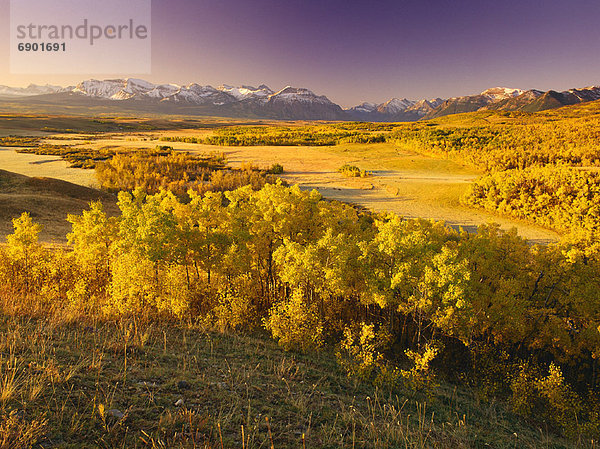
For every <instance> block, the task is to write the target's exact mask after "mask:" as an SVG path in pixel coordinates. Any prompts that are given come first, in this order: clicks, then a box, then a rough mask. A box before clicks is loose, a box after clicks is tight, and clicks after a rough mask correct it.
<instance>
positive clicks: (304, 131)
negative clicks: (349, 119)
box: [161, 124, 389, 146]
mask: <svg viewBox="0 0 600 449" xmlns="http://www.w3.org/2000/svg"><path fill="white" fill-rule="evenodd" d="M388 127H389V126H388ZM371 128H373V127H371V126H367V124H362V126H357V127H356V128H354V127H351V126H346V127H337V126H335V125H314V126H298V127H266V126H256V127H228V128H219V129H216V130H215V131H214V134H213V135H210V136H207V137H204V138H202V137H168V136H166V137H162V138H161V140H164V141H166V142H186V143H197V144H206V145H221V146H333V145H338V144H340V143H382V142H385V141H386V138H385V135H383V134H373V133H372V132H371V131H370V130H371ZM375 129H378V127H375Z"/></svg>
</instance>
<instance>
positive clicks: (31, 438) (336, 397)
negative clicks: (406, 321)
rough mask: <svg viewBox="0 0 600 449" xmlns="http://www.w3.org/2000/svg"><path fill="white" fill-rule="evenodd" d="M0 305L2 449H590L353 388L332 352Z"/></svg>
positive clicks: (495, 408)
mask: <svg viewBox="0 0 600 449" xmlns="http://www.w3.org/2000/svg"><path fill="white" fill-rule="evenodd" d="M0 298H1V299H2V300H3V303H4V314H3V315H2V317H1V318H0V331H1V332H0V350H1V351H2V354H3V355H2V358H1V359H0V447H2V448H3V449H4V448H11V449H19V448H29V447H40V448H41V447H44V448H49V447H52V448H64V449H66V448H72V449H75V448H78V449H81V448H96V447H101V448H123V447H127V448H130V449H133V448H222V447H225V448H260V447H262V448H268V447H274V448H276V449H283V448H302V447H308V448H311V447H312V448H359V447H360V448H395V447H397V448H442V447H443V448H478V447H490V448H514V447H519V448H569V447H589V446H578V445H576V444H569V443H567V442H566V441H564V440H561V439H559V438H556V437H554V436H552V434H550V433H548V431H547V430H546V427H545V425H544V424H543V423H538V424H537V425H529V424H526V423H524V422H523V421H520V420H518V419H516V418H515V417H514V416H513V415H511V414H510V413H509V412H507V411H506V410H505V408H504V406H503V405H500V404H498V403H495V402H484V401H481V400H480V399H478V398H477V396H476V395H474V394H473V393H472V392H470V391H469V390H466V389H464V388H456V387H453V386H451V385H449V384H445V385H443V386H440V387H437V388H435V390H433V391H432V392H431V394H430V395H429V396H424V395H415V394H414V393H409V392H407V391H403V390H401V389H396V390H393V391H387V390H384V391H382V390H378V389H376V388H374V387H372V386H369V385H368V384H359V383H356V382H354V381H352V380H349V379H348V378H347V377H346V376H345V375H344V373H342V372H341V371H340V369H339V368H338V367H337V365H336V363H335V358H334V357H333V355H332V354H330V353H327V352H325V353H308V354H299V353H294V352H285V351H283V350H282V349H281V348H279V347H278V346H277V345H276V344H275V343H274V342H272V341H269V340H267V339H266V338H262V337H260V336H258V335H255V336H234V335H228V334H222V333H216V332H206V331H204V330H203V329H202V328H201V327H198V326H185V325H180V326H175V325H173V324H169V323H160V324H159V323H155V324H142V323H139V322H135V321H131V322H127V321H124V322H119V323H103V322H98V321H89V320H88V321H82V322H77V321H75V322H73V321H72V320H73V318H72V317H68V316H64V315H63V314H61V313H57V314H55V315H54V316H52V317H47V318H34V319H32V318H20V317H18V316H10V313H9V311H8V310H7V306H6V303H9V304H10V298H8V297H6V296H5V295H0ZM8 309H10V305H9V306H8ZM267 418H268V422H267ZM18 435H20V438H21V440H20V441H21V443H18V441H19V437H18ZM242 436H243V440H244V442H242ZM303 440H304V441H303Z"/></svg>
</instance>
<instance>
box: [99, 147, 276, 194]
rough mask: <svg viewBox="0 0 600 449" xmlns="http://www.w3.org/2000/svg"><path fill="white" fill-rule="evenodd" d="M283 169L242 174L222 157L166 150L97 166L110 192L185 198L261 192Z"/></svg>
mask: <svg viewBox="0 0 600 449" xmlns="http://www.w3.org/2000/svg"><path fill="white" fill-rule="evenodd" d="M282 172H283V167H282V166H280V165H278V164H275V165H274V166H273V167H271V169H270V170H261V169H260V168H259V167H256V166H245V167H242V168H241V169H239V170H233V169H230V168H228V167H226V159H225V156H224V155H223V154H218V153H213V154H208V155H203V156H195V155H191V154H188V153H184V152H178V151H172V150H170V149H167V150H166V151H162V152H156V151H154V152H145V151H138V152H130V153H126V154H117V155H115V156H113V157H112V158H110V159H109V160H107V161H105V162H102V163H99V164H97V165H96V177H97V178H98V181H99V182H100V185H101V186H102V188H104V189H106V190H108V191H111V192H119V191H133V190H135V189H142V190H143V191H144V192H147V193H151V194H153V193H158V192H159V191H161V190H168V191H171V192H173V193H174V194H175V195H177V196H179V197H186V196H187V192H188V190H190V189H192V190H195V191H197V192H202V193H204V192H208V191H212V192H217V191H218V192H222V191H226V190H234V189H236V188H238V187H242V186H246V185H249V186H251V187H252V188H253V189H255V190H258V189H260V188H262V187H263V186H264V185H265V184H267V183H274V182H275V181H276V180H277V178H276V176H274V174H276V173H282Z"/></svg>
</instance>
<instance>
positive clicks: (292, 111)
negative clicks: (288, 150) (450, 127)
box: [0, 78, 600, 122]
mask: <svg viewBox="0 0 600 449" xmlns="http://www.w3.org/2000/svg"><path fill="white" fill-rule="evenodd" d="M598 99H600V87H598V86H592V87H585V88H582V89H570V90H568V91H563V92H558V91H554V90H549V91H547V92H544V91H541V90H535V89H533V90H521V89H511V88H504V87H494V88H491V89H487V90H485V91H483V92H481V93H480V94H477V95H468V96H461V97H453V98H448V99H442V98H433V99H422V100H408V99H406V98H404V99H399V98H392V99H390V100H388V101H386V102H384V103H380V104H377V103H368V102H365V103H362V104H360V105H358V106H354V107H351V108H346V109H343V108H342V107H340V106H339V105H337V104H335V103H333V102H332V101H330V100H329V99H328V98H327V97H326V96H323V95H316V94H315V93H313V92H312V91H310V90H309V89H305V88H298V87H291V86H287V87H284V88H283V89H281V90H279V91H274V90H272V89H271V88H269V87H268V86H266V85H264V84H262V85H260V86H258V87H254V86H238V87H235V86H229V85H222V86H219V87H216V88H215V87H212V86H203V85H200V84H196V83H192V84H188V85H177V84H154V83H150V82H148V81H144V80H140V79H135V78H126V79H113V80H94V79H91V80H86V81H82V82H81V83H79V84H77V85H76V86H68V87H60V86H51V85H44V86H39V85H35V84H32V85H30V86H28V87H25V88H20V87H8V86H0V105H1V104H2V101H12V102H15V101H17V102H21V103H25V104H29V105H35V104H44V105H52V104H60V105H65V104H66V105H78V106H90V107H91V106H98V105H108V106H110V107H113V108H114V107H115V106H117V105H118V107H119V109H133V110H136V111H140V110H142V111H149V112H162V113H177V114H190V115H215V116H223V117H247V118H272V119H291V120H361V121H380V122H397V121H416V120H421V119H432V118H436V117H441V116H444V115H450V114H457V113H462V112H474V111H479V110H503V111H525V112H536V111H541V110H545V109H553V108H557V107H561V106H566V105H572V104H577V103H583V102H587V101H594V100H598Z"/></svg>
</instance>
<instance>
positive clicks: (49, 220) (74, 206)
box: [0, 170, 118, 241]
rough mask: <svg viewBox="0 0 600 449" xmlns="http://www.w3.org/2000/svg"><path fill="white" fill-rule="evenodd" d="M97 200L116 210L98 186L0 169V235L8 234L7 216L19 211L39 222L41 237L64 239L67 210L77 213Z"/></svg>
mask: <svg viewBox="0 0 600 449" xmlns="http://www.w3.org/2000/svg"><path fill="white" fill-rule="evenodd" d="M97 200H101V201H103V202H104V204H105V205H106V207H107V211H108V212H111V213H116V211H117V210H118V209H117V208H116V197H115V196H114V195H111V194H108V193H106V192H102V191H100V190H95V189H91V188H88V187H83V186H79V185H77V184H72V183H70V182H66V181H61V180H58V179H52V178H36V177H29V176H23V175H18V174H16V173H11V172H8V171H5V170H0V235H7V234H10V232H11V231H12V223H11V219H13V218H15V217H18V216H19V215H21V213H23V212H30V213H31V216H32V217H34V218H35V220H36V221H38V222H39V223H40V224H42V225H43V231H42V234H41V238H42V239H43V240H44V241H52V240H55V241H64V239H65V235H66V233H67V232H68V231H69V229H70V225H69V223H68V222H67V221H66V218H67V214H75V213H80V212H81V210H83V209H85V208H86V207H87V206H88V204H89V203H90V201H97Z"/></svg>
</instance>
